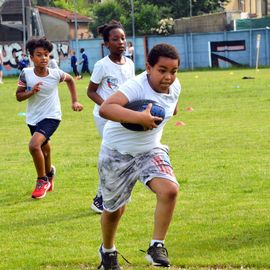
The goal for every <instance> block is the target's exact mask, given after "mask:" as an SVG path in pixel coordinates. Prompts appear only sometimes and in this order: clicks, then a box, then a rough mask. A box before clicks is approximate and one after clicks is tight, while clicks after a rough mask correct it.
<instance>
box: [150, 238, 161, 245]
mask: <svg viewBox="0 0 270 270" xmlns="http://www.w3.org/2000/svg"><path fill="white" fill-rule="evenodd" d="M155 243H161V244H163V245H164V243H165V240H155V239H152V240H151V243H150V246H153V245H154V244H155Z"/></svg>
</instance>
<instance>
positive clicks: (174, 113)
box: [173, 102, 178, 115]
mask: <svg viewBox="0 0 270 270" xmlns="http://www.w3.org/2000/svg"><path fill="white" fill-rule="evenodd" d="M177 112H178V102H177V103H176V106H175V108H174V112H173V115H176V114H177Z"/></svg>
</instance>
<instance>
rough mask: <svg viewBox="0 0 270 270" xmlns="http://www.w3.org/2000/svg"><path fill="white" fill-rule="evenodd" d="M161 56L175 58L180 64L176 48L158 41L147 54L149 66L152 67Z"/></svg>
mask: <svg viewBox="0 0 270 270" xmlns="http://www.w3.org/2000/svg"><path fill="white" fill-rule="evenodd" d="M162 56H163V57H167V58H171V59H177V60H178V65H180V56H179V54H178V52H177V50H176V48H175V47H174V46H172V45H170V44H167V43H160V44H157V45H155V46H154V47H153V48H152V49H151V51H150V52H149V54H148V56H147V62H148V63H149V65H150V66H151V67H153V66H154V65H155V64H156V63H157V62H158V60H159V58H160V57H162Z"/></svg>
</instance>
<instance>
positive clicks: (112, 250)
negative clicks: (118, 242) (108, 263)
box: [102, 245, 116, 253]
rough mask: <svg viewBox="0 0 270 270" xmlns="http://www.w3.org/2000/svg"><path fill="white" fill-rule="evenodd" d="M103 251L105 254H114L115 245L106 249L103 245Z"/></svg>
mask: <svg viewBox="0 0 270 270" xmlns="http://www.w3.org/2000/svg"><path fill="white" fill-rule="evenodd" d="M102 251H103V252H104V253H106V252H114V251H116V248H115V245H113V247H112V248H105V247H104V246H103V245H102Z"/></svg>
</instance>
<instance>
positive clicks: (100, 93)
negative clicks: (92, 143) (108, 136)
mask: <svg viewBox="0 0 270 270" xmlns="http://www.w3.org/2000/svg"><path fill="white" fill-rule="evenodd" d="M98 33H99V34H101V35H102V36H103V40H104V43H105V46H106V48H108V50H109V55H107V56H105V57H104V58H102V59H101V60H99V61H97V62H96V64H95V66H94V69H93V74H92V76H91V80H90V83H89V86H88V90H87V95H88V97H89V98H90V99H91V100H93V101H94V102H95V103H96V104H95V107H94V111H93V115H94V120H95V124H96V127H97V130H98V132H99V136H100V137H101V138H102V136H103V129H104V126H105V124H106V122H107V120H106V119H104V118H102V117H100V115H99V108H100V105H101V104H102V103H103V102H104V100H106V99H107V98H108V97H109V96H110V95H111V94H113V93H114V92H115V91H117V90H118V88H119V86H120V85H121V84H122V83H124V82H125V81H126V80H128V79H129V78H132V77H134V76H135V68H134V63H133V62H132V61H131V60H130V59H129V58H126V57H125V56H124V55H123V53H124V51H125V47H126V34H125V30H124V28H123V26H122V25H121V24H120V23H119V22H117V21H111V22H110V23H108V24H105V25H102V26H100V27H99V28H98ZM102 203H103V201H102V194H101V187H100V180H99V185H98V190H97V194H96V196H95V198H94V199H93V203H92V204H91V209H92V210H93V211H95V212H97V213H102V211H103V204H102Z"/></svg>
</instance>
